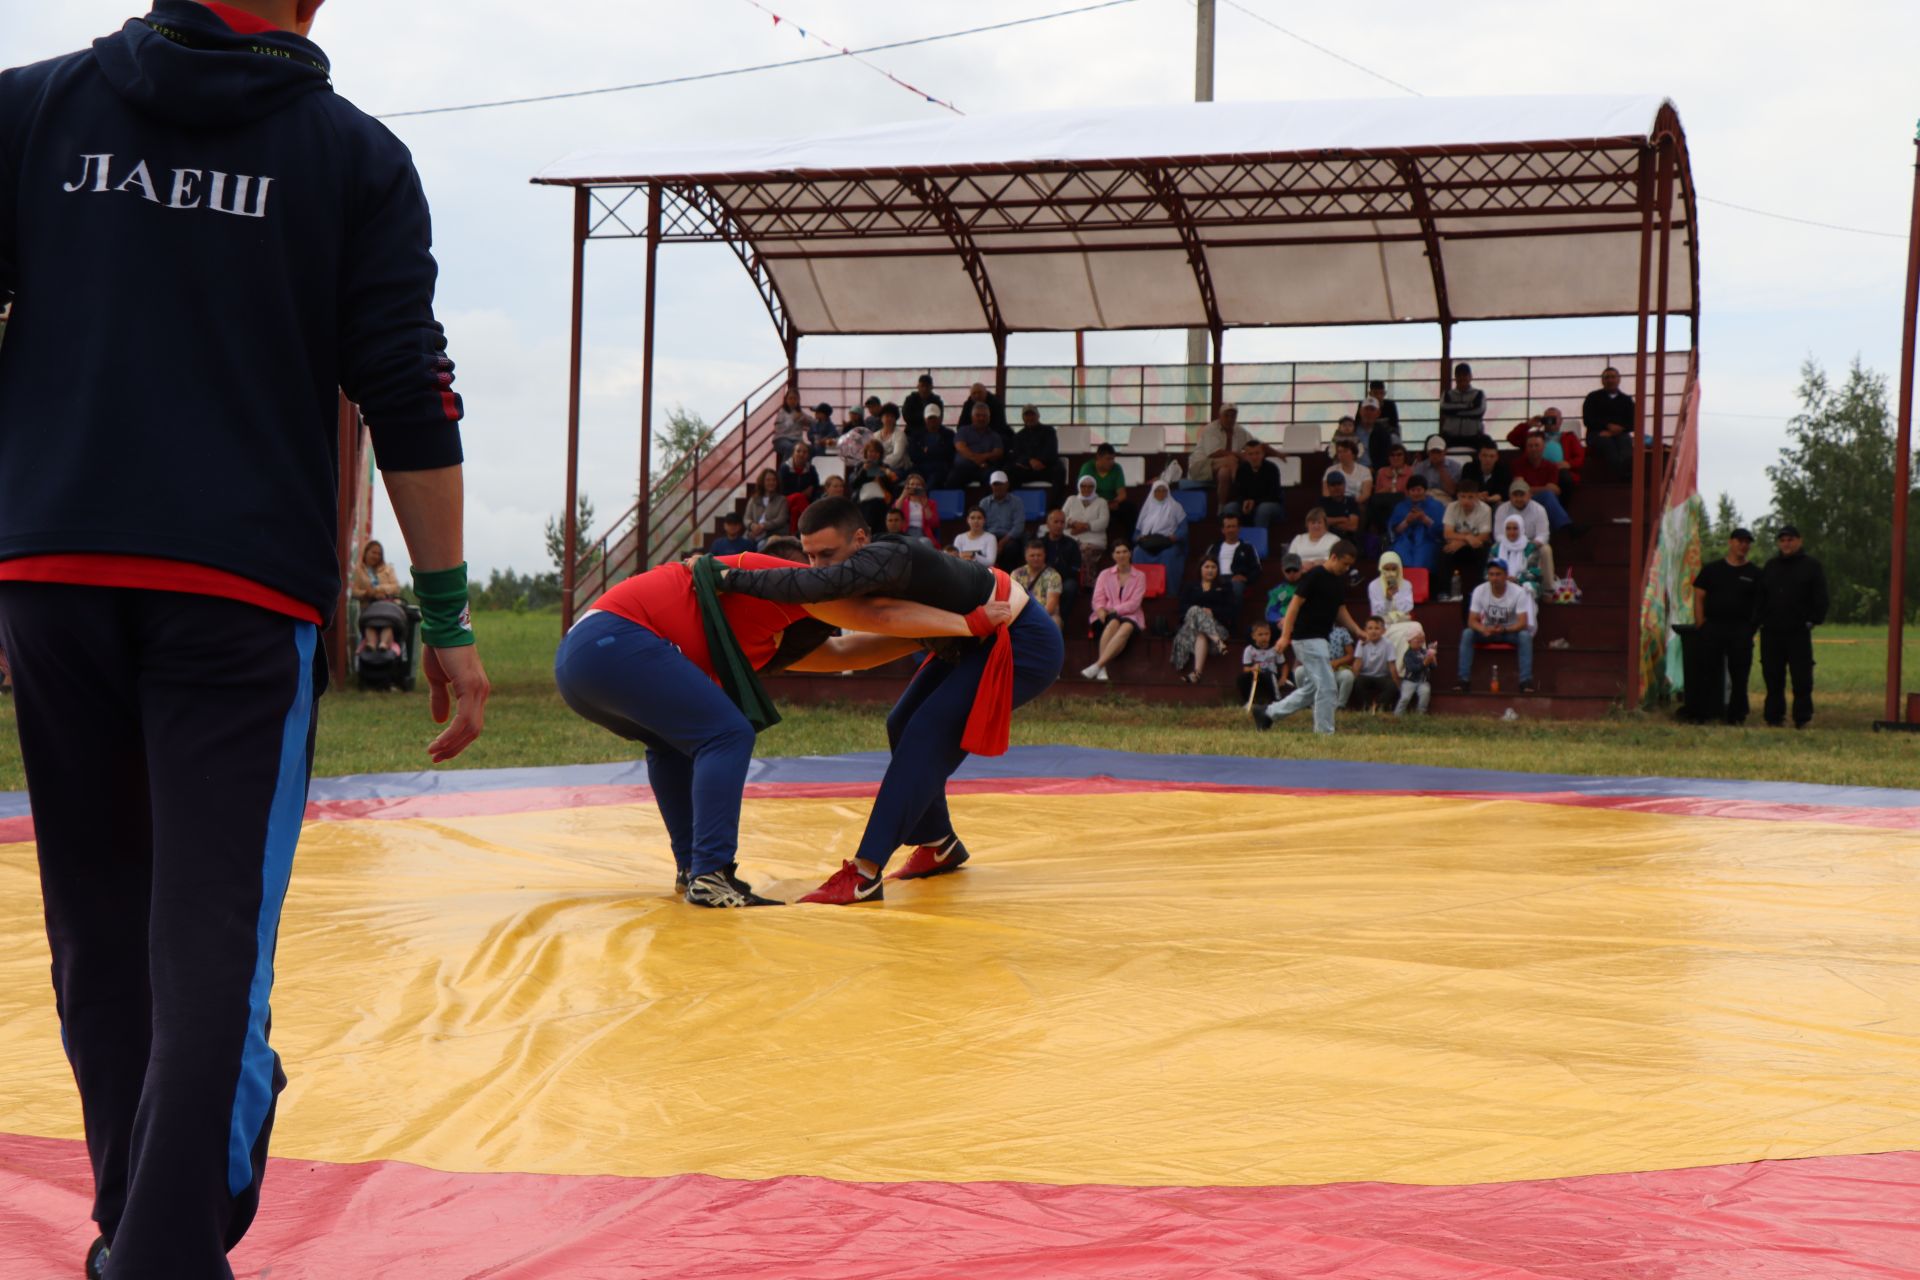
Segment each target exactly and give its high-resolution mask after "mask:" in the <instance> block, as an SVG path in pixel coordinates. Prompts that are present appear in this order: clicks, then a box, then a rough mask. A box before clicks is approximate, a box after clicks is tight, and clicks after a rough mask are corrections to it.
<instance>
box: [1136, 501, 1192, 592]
mask: <svg viewBox="0 0 1920 1280" xmlns="http://www.w3.org/2000/svg"><path fill="white" fill-rule="evenodd" d="M1133 562H1134V564H1136V565H1142V564H1157V565H1162V566H1164V567H1165V568H1166V571H1167V591H1168V593H1169V594H1172V593H1174V592H1177V591H1179V589H1180V579H1181V577H1182V576H1183V575H1184V574H1185V573H1186V571H1187V509H1186V508H1185V507H1183V506H1181V505H1180V504H1179V503H1177V502H1175V501H1174V500H1173V493H1172V490H1171V489H1169V488H1168V486H1167V482H1166V481H1165V480H1155V481H1154V482H1153V489H1152V491H1151V492H1150V493H1148V495H1147V500H1146V501H1145V502H1143V503H1141V504H1140V518H1139V519H1138V520H1136V521H1135V522H1134V525H1133Z"/></svg>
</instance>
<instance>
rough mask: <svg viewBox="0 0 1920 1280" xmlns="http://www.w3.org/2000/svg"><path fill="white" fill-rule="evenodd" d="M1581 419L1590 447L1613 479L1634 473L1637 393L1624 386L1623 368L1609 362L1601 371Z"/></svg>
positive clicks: (1603, 469)
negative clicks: (1621, 380) (1632, 392)
mask: <svg viewBox="0 0 1920 1280" xmlns="http://www.w3.org/2000/svg"><path fill="white" fill-rule="evenodd" d="M1580 421H1581V423H1582V424H1583V425H1584V426H1585V427H1586V429H1587V441H1586V443H1587V451H1588V452H1589V453H1591V454H1593V455H1594V457H1595V458H1597V459H1598V460H1599V463H1600V468H1601V470H1602V471H1603V472H1604V474H1605V475H1607V476H1608V477H1609V478H1610V479H1614V480H1626V479H1630V478H1631V477H1632V475H1633V432H1634V429H1635V427H1636V426H1637V425H1638V419H1637V418H1636V417H1635V415H1634V410H1633V397H1632V396H1630V395H1628V394H1627V393H1626V392H1624V391H1622V390H1621V389H1620V371H1619V370H1618V369H1615V368H1613V367H1612V366H1611V365H1609V366H1608V367H1607V368H1606V369H1604V370H1602V371H1601V374H1600V387H1599V389H1598V390H1596V391H1589V392H1588V393H1587V398H1586V399H1585V400H1584V401H1582V402H1581V405H1580Z"/></svg>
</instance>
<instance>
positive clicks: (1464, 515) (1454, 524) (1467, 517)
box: [1434, 480, 1493, 608]
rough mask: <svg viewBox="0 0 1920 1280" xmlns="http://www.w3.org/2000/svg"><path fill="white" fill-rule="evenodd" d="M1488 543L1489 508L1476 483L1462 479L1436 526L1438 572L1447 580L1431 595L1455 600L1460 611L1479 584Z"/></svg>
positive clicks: (1491, 529)
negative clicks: (1438, 551)
mask: <svg viewBox="0 0 1920 1280" xmlns="http://www.w3.org/2000/svg"><path fill="white" fill-rule="evenodd" d="M1492 544H1493V508H1492V507H1489V506H1488V505H1487V504H1486V503H1485V502H1482V501H1481V500H1480V485H1479V482H1477V481H1474V480H1462V481H1461V482H1460V492H1459V493H1458V494H1457V495H1456V496H1455V497H1454V500H1453V501H1452V502H1451V503H1450V504H1448V506H1447V515H1446V519H1445V520H1443V521H1442V522H1441V525H1440V571H1441V572H1442V573H1446V574H1448V575H1449V580H1448V582H1447V583H1446V584H1445V586H1444V588H1442V589H1440V590H1436V591H1435V593H1434V594H1435V596H1436V597H1437V598H1438V599H1440V600H1444V601H1447V602H1449V603H1452V602H1454V601H1458V602H1459V603H1460V605H1461V607H1462V608H1464V607H1465V606H1466V603H1467V597H1468V596H1469V595H1471V594H1472V593H1473V589H1474V588H1475V587H1477V586H1479V585H1480V578H1481V570H1483V569H1484V568H1486V564H1487V550H1488V548H1489V547H1490V546H1492Z"/></svg>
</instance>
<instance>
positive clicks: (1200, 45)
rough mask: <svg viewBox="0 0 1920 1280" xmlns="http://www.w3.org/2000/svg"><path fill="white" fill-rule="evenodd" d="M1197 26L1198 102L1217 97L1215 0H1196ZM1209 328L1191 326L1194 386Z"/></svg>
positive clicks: (1189, 343) (1195, 74)
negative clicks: (1214, 35) (1192, 327)
mask: <svg viewBox="0 0 1920 1280" xmlns="http://www.w3.org/2000/svg"><path fill="white" fill-rule="evenodd" d="M1194 16H1195V21H1196V24H1197V25H1196V27H1195V31H1194V47H1193V100H1194V101H1195V102H1212V101H1213V0H1196V3H1195V5H1194ZM1208 336H1209V335H1208V333H1207V331H1206V330H1205V329H1189V330H1187V366H1188V367H1187V379H1188V381H1189V383H1190V384H1191V385H1192V386H1194V387H1198V386H1200V385H1201V384H1200V374H1199V373H1198V372H1197V371H1198V370H1200V369H1203V368H1205V367H1207V364H1208V359H1207V338H1208Z"/></svg>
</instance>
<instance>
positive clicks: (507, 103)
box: [375, 0, 1136, 120]
mask: <svg viewBox="0 0 1920 1280" xmlns="http://www.w3.org/2000/svg"><path fill="white" fill-rule="evenodd" d="M1134 3H1136V0H1101V3H1099V4H1086V5H1081V6H1080V7H1079V8H1077V9H1060V10H1057V11H1056V12H1053V13H1041V14H1035V15H1034V16H1033V17H1030V18H1015V19H1013V20H1012V21H1009V22H996V23H992V24H991V25H989V26H984V27H968V28H967V29H966V30H964V31H948V32H944V33H943V34H940V35H934V36H919V37H916V38H914V39H912V40H894V41H890V42H888V43H886V44H876V45H869V46H867V47H866V48H864V49H845V50H842V51H841V52H839V53H821V54H815V55H814V56H812V57H809V58H788V59H786V60H784V61H781V62H762V63H759V64H757V65H755V66H751V67H729V68H728V69H726V70H724V71H701V72H696V73H695V74H693V75H686V76H672V77H669V78H668V79H665V80H643V81H640V82H638V83H635V84H615V85H608V86H606V87H605V88H601V89H574V90H571V91H569V92H566V93H542V94H535V95H533V96H532V97H526V98H499V99H495V100H494V101H491V102H467V103H462V104H460V105H459V106H452V107H421V108H417V109H415V110H412V111H389V112H386V113H385V114H383V115H380V116H377V117H375V118H376V119H380V120H398V119H400V118H401V117H403V116H438V115H447V114H449V113H451V112H455V111H483V110H486V109H488V108H491V107H519V106H525V105H527V104H528V103H534V102H559V101H562V100H564V99H568V98H591V97H595V96H597V95H599V94H605V93H628V92H631V91H633V90H635V89H658V88H661V87H663V86H666V85H674V84H693V83H695V82H696V81H700V80H719V79H723V78H725V77H728V76H744V75H751V74H752V73H754V72H756V71H774V70H778V69H779V68H781V67H800V66H805V65H807V64H808V63H812V62H835V61H838V60H839V59H841V58H851V57H854V56H856V55H858V54H863V53H883V52H885V51H886V50H888V49H906V48H910V47H912V46H914V45H922V44H935V43H938V42H939V41H942V40H958V39H959V38H960V37H962V36H977V35H984V34H986V33H987V32H989V31H1005V30H1008V29H1009V28H1012V27H1025V26H1031V25H1033V24H1034V23H1036V22H1051V21H1053V20H1054V19H1055V18H1071V17H1073V16H1074V15H1076V14H1082V13H1094V12H1097V11H1099V10H1101V9H1115V8H1118V7H1119V6H1121V5H1126V4H1134Z"/></svg>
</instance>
